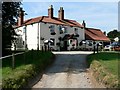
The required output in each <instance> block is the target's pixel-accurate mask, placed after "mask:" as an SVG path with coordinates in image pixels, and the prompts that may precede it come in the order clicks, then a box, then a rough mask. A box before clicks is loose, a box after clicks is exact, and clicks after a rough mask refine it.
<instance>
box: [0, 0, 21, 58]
mask: <svg viewBox="0 0 120 90" xmlns="http://www.w3.org/2000/svg"><path fill="white" fill-rule="evenodd" d="M20 5H21V2H3V3H2V54H3V56H4V55H7V54H10V53H6V52H10V50H8V48H9V49H10V48H11V45H12V43H11V42H12V40H13V39H14V38H13V36H14V35H15V31H14V29H13V25H15V24H16V22H17V17H18V11H19V9H20Z"/></svg>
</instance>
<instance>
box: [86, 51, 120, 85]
mask: <svg viewBox="0 0 120 90" xmlns="http://www.w3.org/2000/svg"><path fill="white" fill-rule="evenodd" d="M87 59H88V64H89V66H90V68H91V69H92V70H93V71H94V72H95V73H96V76H95V77H96V79H97V80H99V81H102V82H103V83H105V84H107V85H108V86H109V87H116V85H112V83H113V82H116V81H115V80H118V77H120V76H119V75H120V74H118V67H119V65H118V64H119V63H120V53H118V52H101V53H97V54H91V55H89V56H88V57H87ZM111 75H112V76H111ZM113 79H114V80H113ZM117 82H118V81H117Z"/></svg>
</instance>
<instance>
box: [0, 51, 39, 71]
mask: <svg viewBox="0 0 120 90" xmlns="http://www.w3.org/2000/svg"><path fill="white" fill-rule="evenodd" d="M39 52H41V51H34V50H31V51H27V52H21V53H17V54H14V53H13V54H12V55H9V56H5V57H2V58H0V59H2V67H11V68H12V69H14V68H15V67H18V66H20V65H23V64H29V63H32V62H33V60H37V59H38V58H39V57H40V54H39Z"/></svg>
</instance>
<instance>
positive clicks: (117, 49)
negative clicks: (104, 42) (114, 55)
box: [113, 43, 120, 51]
mask: <svg viewBox="0 0 120 90" xmlns="http://www.w3.org/2000/svg"><path fill="white" fill-rule="evenodd" d="M113 49H114V50H115V51H120V43H118V44H117V45H116V46H115V47H114V48H113Z"/></svg>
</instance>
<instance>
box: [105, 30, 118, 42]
mask: <svg viewBox="0 0 120 90" xmlns="http://www.w3.org/2000/svg"><path fill="white" fill-rule="evenodd" d="M107 36H108V37H109V38H110V39H111V40H113V39H114V38H116V37H120V31H118V30H113V31H110V32H108V34H107Z"/></svg>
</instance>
